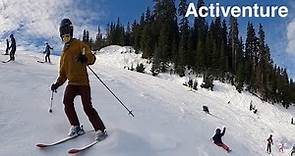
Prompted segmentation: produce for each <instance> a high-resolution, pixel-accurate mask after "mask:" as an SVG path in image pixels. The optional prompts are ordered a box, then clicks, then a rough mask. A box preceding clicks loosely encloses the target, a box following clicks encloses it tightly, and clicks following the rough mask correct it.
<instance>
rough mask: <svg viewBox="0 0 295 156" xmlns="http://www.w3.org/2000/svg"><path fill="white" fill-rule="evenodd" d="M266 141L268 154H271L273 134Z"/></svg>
mask: <svg viewBox="0 0 295 156" xmlns="http://www.w3.org/2000/svg"><path fill="white" fill-rule="evenodd" d="M266 141H267V145H266V152H267V153H268V154H270V153H271V145H273V140H272V135H270V136H269V138H268V139H267V140H266Z"/></svg>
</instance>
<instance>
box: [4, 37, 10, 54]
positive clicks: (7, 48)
mask: <svg viewBox="0 0 295 156" xmlns="http://www.w3.org/2000/svg"><path fill="white" fill-rule="evenodd" d="M5 55H9V40H8V39H6V51H5Z"/></svg>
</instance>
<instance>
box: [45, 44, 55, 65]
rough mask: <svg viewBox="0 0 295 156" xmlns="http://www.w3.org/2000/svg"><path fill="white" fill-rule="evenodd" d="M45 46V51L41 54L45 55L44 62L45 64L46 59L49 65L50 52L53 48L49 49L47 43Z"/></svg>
mask: <svg viewBox="0 0 295 156" xmlns="http://www.w3.org/2000/svg"><path fill="white" fill-rule="evenodd" d="M45 44H46V47H45V51H44V52H43V53H44V54H45V62H47V59H48V62H49V63H51V61H50V50H53V48H52V47H50V45H49V44H48V42H46V43H45Z"/></svg>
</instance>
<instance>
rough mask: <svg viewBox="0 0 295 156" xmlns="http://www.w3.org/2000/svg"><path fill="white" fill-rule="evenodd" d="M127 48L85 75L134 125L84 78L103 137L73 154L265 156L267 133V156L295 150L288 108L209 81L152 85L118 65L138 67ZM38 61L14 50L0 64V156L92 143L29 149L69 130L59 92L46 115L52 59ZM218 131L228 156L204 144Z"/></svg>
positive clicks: (167, 79)
mask: <svg viewBox="0 0 295 156" xmlns="http://www.w3.org/2000/svg"><path fill="white" fill-rule="evenodd" d="M129 48H130V47H119V46H110V47H107V48H104V49H103V50H102V51H100V52H99V53H98V54H97V62H96V64H95V65H94V66H92V68H93V69H94V70H95V71H96V72H97V74H98V75H99V76H100V77H101V78H102V80H103V81H104V82H105V83H106V84H107V85H108V86H109V87H110V88H111V89H112V90H113V91H114V92H115V94H116V95H118V97H119V98H120V99H121V100H122V101H123V102H124V103H125V104H126V105H127V106H128V107H130V108H131V109H132V110H133V111H134V112H133V113H134V115H135V118H132V117H129V116H128V112H126V111H125V110H124V108H123V107H121V106H120V104H119V103H117V101H116V100H115V99H114V98H113V97H112V95H111V94H110V93H108V91H107V90H106V89H105V88H104V87H103V86H102V85H101V84H100V82H99V81H98V80H97V79H96V78H95V76H94V75H93V74H92V73H91V72H90V71H88V72H89V75H90V81H91V87H92V102H93V105H94V107H95V108H96V109H97V110H98V113H99V114H100V116H101V117H102V119H103V121H104V122H105V124H106V127H107V129H108V132H109V134H110V136H109V137H108V138H107V139H106V140H104V141H103V142H101V143H98V144H97V145H95V146H93V147H91V148H90V149H89V150H87V151H85V152H83V153H82V154H81V155H85V156H93V155H97V154H99V155H106V156H139V155H140V156H180V155H184V156H223V155H224V156H227V155H233V156H247V155H249V156H263V155H267V154H266V153H265V146H266V138H267V137H268V136H269V134H270V133H272V134H273V135H274V142H275V146H273V151H274V154H273V155H276V156H285V155H287V152H285V153H284V154H281V153H279V152H278V148H277V146H278V144H279V143H280V142H281V141H282V142H284V143H287V147H286V148H288V149H289V148H290V146H291V145H292V144H293V143H295V133H294V131H295V126H292V125H290V118H291V116H292V114H293V115H294V113H295V109H294V108H293V107H292V108H290V109H289V110H285V109H284V108H282V107H281V106H278V105H275V106H273V105H271V104H268V103H266V102H262V101H261V100H260V99H258V98H257V97H254V96H252V95H251V94H249V93H247V92H244V93H242V94H239V93H238V92H237V91H236V90H235V89H234V87H232V86H230V85H228V84H223V83H220V82H217V81H216V82H215V88H214V90H215V91H213V92H212V91H208V90H206V89H199V90H198V91H194V92H192V91H188V88H187V87H184V86H182V84H181V83H179V82H181V78H179V77H177V76H169V75H168V74H161V75H160V77H161V78H158V77H152V76H151V75H150V74H142V73H137V72H132V71H128V70H126V69H123V68H124V66H130V64H132V63H134V67H136V63H145V62H146V60H142V59H140V57H139V55H135V54H131V53H124V51H129ZM121 52H123V54H121ZM0 59H1V60H7V59H8V56H4V55H1V56H0ZM42 59H43V55H42V54H38V53H32V52H28V51H17V56H16V61H15V62H10V63H7V64H0V72H1V73H2V74H1V75H0V80H1V81H0V82H1V90H0V99H1V102H0V133H1V134H3V135H1V136H0V140H1V141H0V147H1V148H0V155H1V156H2V155H3V156H4V155H13V156H22V155H32V156H33V155H37V156H52V155H55V156H63V155H66V152H67V150H68V149H69V148H74V147H80V146H83V145H85V144H87V143H89V142H91V141H92V139H93V138H94V134H93V133H89V134H86V135H85V136H81V137H79V138H77V139H74V140H71V141H69V142H67V143H63V144H61V145H58V146H55V147H51V148H48V149H44V150H40V149H38V148H36V147H35V144H36V143H39V142H52V141H54V140H58V139H60V138H63V137H64V136H65V135H66V134H67V131H68V129H69V124H68V121H67V119H66V117H65V114H64V112H63V104H62V98H63V91H64V88H65V85H64V86H62V87H61V88H59V89H58V93H56V94H54V101H53V113H52V114H49V113H48V108H49V104H50V95H51V93H50V90H49V87H50V85H51V84H52V83H53V82H54V81H55V79H56V77H57V74H58V64H59V57H58V56H52V57H51V59H52V62H53V63H54V64H53V65H50V64H47V63H44V64H40V63H37V62H36V61H37V60H42ZM113 62H115V64H114V65H112V63H113ZM148 68H150V66H149V67H148ZM199 82H201V80H199ZM199 84H201V83H199ZM251 100H252V101H253V104H254V105H256V106H257V108H258V113H257V114H254V113H252V112H250V111H249V104H250V101H251ZM228 101H230V104H228ZM203 105H207V106H208V107H209V109H210V112H211V113H212V115H208V114H205V113H203V112H202V106H203ZM75 106H76V110H77V113H78V116H79V118H80V122H81V123H83V125H84V129H85V130H91V129H92V127H91V125H90V123H89V121H88V119H87V117H86V115H85V114H84V112H83V109H82V106H81V100H80V97H77V98H76V99H75ZM222 126H226V127H227V132H226V135H225V136H224V138H223V140H224V142H225V143H226V144H228V145H229V146H230V147H231V148H232V149H233V152H232V153H230V154H227V153H226V152H224V151H223V150H222V149H221V148H219V147H217V146H215V145H213V144H212V143H211V140H210V138H211V136H212V135H213V132H214V130H215V128H216V127H222ZM288 149H286V150H285V151H288Z"/></svg>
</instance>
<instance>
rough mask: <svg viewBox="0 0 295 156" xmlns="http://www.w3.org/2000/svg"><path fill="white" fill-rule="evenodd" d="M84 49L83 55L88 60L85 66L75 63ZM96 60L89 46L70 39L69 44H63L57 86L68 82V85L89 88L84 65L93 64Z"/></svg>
mask: <svg viewBox="0 0 295 156" xmlns="http://www.w3.org/2000/svg"><path fill="white" fill-rule="evenodd" d="M84 48H85V55H86V57H87V59H88V62H87V64H82V63H80V62H77V56H78V55H79V54H80V53H82V51H83V49H84ZM95 60H96V58H95V55H94V54H92V52H91V51H90V48H89V46H87V45H86V44H85V43H83V42H81V41H79V40H77V39H72V41H71V42H70V43H69V44H65V46H64V48H63V52H62V55H61V58H60V69H59V77H58V79H57V84H58V85H63V84H64V83H65V82H66V80H69V82H68V84H69V85H76V86H89V78H88V73H87V67H86V65H92V64H94V62H95Z"/></svg>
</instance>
